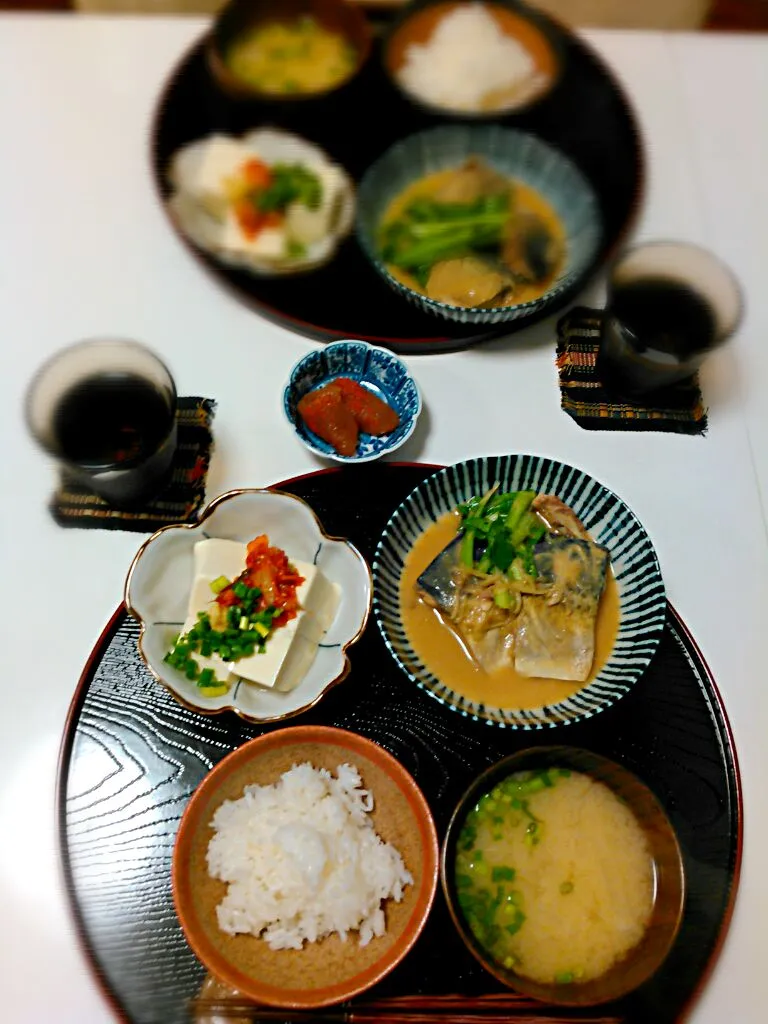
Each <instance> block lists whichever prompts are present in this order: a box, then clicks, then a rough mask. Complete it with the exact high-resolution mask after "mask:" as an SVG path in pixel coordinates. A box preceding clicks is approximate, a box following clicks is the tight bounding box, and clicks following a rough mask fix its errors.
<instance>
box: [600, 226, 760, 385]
mask: <svg viewBox="0 0 768 1024" xmlns="http://www.w3.org/2000/svg"><path fill="white" fill-rule="evenodd" d="M741 309H742V302H741V292H740V289H739V286H738V283H737V281H736V279H735V278H734V276H733V274H732V273H731V271H730V270H729V269H728V268H727V267H726V266H725V265H724V264H723V263H721V262H720V261H719V260H718V259H717V258H716V257H715V256H713V255H712V254H711V253H709V252H707V250H706V249H701V248H699V247H698V246H695V245H688V244H686V243H683V242H650V243H647V244H644V245H640V246H638V247H637V248H635V249H630V250H629V251H628V252H627V253H625V254H624V255H623V256H622V257H621V258H620V259H619V260H618V262H617V263H616V264H615V265H614V267H613V270H612V273H611V276H610V280H609V284H608V302H607V306H606V309H605V315H604V317H603V324H602V329H601V335H600V351H599V354H598V371H599V373H600V376H601V379H602V381H603V383H604V384H605V385H606V387H608V388H609V389H611V390H614V391H616V392H618V393H619V394H625V395H627V396H637V395H642V394H647V393H649V392H654V391H657V390H658V389H659V388H664V387H667V386H669V385H670V384H675V383H677V382H678V381H681V380H685V379H686V378H689V377H691V376H692V375H693V374H694V373H695V372H696V371H697V370H698V368H699V367H700V366H701V364H702V362H703V361H704V359H705V358H706V356H707V355H708V353H709V352H711V351H712V350H713V349H714V348H717V347H718V346H719V345H721V344H722V343H723V342H724V341H725V340H726V339H727V338H728V337H730V335H731V334H733V332H734V330H735V329H736V327H737V325H738V322H739V319H740V316H741Z"/></svg>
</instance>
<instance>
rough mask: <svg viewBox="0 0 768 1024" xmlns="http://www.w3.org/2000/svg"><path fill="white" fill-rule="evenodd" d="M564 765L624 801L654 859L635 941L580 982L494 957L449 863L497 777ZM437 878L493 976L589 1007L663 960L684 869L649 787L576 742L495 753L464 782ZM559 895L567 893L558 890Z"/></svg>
mask: <svg viewBox="0 0 768 1024" xmlns="http://www.w3.org/2000/svg"><path fill="white" fill-rule="evenodd" d="M542 768H565V769H569V770H571V771H573V772H581V773H582V774H584V775H590V776H592V777H593V778H594V779H596V780H597V781H599V782H602V783H603V784H604V785H606V786H607V787H608V788H609V789H610V790H612V791H613V792H614V793H615V794H616V795H617V796H618V797H619V798H620V799H621V800H622V801H624V802H626V804H627V805H628V807H629V809H630V810H631V811H632V813H633V814H634V816H635V818H636V819H637V821H638V823H639V824H640V826H641V828H642V829H643V832H644V833H645V836H646V839H647V841H648V846H649V848H650V852H651V856H652V857H653V862H654V875H655V877H654V888H655V895H654V903H653V910H652V912H651V919H650V922H649V924H648V927H647V928H646V931H645V933H644V935H643V938H642V939H641V940H640V942H639V944H638V945H637V946H635V947H634V949H632V950H630V951H629V953H628V954H627V955H626V956H625V957H624V958H623V959H622V960H620V961H618V962H617V963H616V964H614V966H613V967H611V968H609V970H608V971H606V972H605V973H604V974H602V975H600V976H599V977H598V978H595V979H593V980H592V981H586V982H582V983H578V982H570V983H567V984H565V983H552V984H541V983H539V982H536V981H532V980H531V979H529V978H525V977H523V976H522V975H520V974H517V973H516V972H515V971H514V969H508V968H506V967H504V966H503V965H502V964H501V963H499V962H498V961H497V960H495V959H494V958H493V957H491V956H490V954H489V953H488V952H487V950H485V949H484V947H483V946H481V945H480V943H479V942H478V941H477V939H476V938H475V936H474V934H473V932H472V930H471V928H470V926H469V924H468V922H467V919H466V917H465V916H464V912H463V911H462V909H461V906H460V905H459V900H458V890H457V887H456V881H455V872H454V865H455V861H456V850H457V843H458V839H459V835H460V833H461V830H462V826H463V825H464V822H465V820H466V818H467V815H468V813H469V812H470V811H471V810H472V808H473V807H474V806H475V804H477V802H478V800H480V798H481V797H482V796H483V795H484V794H485V793H488V792H489V791H490V790H492V789H493V788H494V786H495V785H496V784H497V783H499V782H501V781H502V780H503V779H505V778H507V777H508V776H510V775H512V774H514V773H515V772H520V771H533V770H538V769H542ZM440 873H441V882H442V887H443V892H444V894H445V898H446V901H447V903H448V909H449V911H450V914H451V917H452V918H453V922H454V924H455V925H456V928H457V930H458V932H459V935H460V936H461V938H462V940H463V941H464V943H465V945H466V947H467V949H468V950H469V952H470V953H471V954H472V955H473V956H474V957H475V958H476V959H477V960H478V961H479V962H480V963H481V964H482V965H483V967H485V969H486V970H487V971H489V972H490V973H491V974H492V975H493V976H494V977H495V978H497V979H498V980H499V981H501V982H503V983H504V984H505V985H507V986H509V988H512V989H514V990H515V991H517V992H520V993H522V994H524V995H526V996H529V997H531V998H533V999H539V1000H542V1001H543V1002H546V1003H550V1004H557V1005H561V1006H594V1005H596V1004H598V1003H607V1002H610V1001H612V1000H615V999H619V998H621V997H622V996H625V995H627V994H628V993H629V992H632V991H633V990H634V989H636V988H638V987H639V986H640V985H642V984H643V983H644V982H646V981H648V980H649V979H650V978H651V977H652V976H653V975H654V974H655V973H656V971H657V970H658V969H659V968H660V967H661V965H662V964H663V963H664V961H665V959H666V957H667V954H668V953H669V951H670V950H671V949H672V946H673V944H674V942H675V939H676V937H677V933H678V930H679V928H680V923H681V921H682V916H683V907H684V904H685V869H684V864H683V858H682V854H681V852H680V846H679V844H678V841H677V836H676V835H675V831H674V829H673V827H672V825H671V824H670V821H669V819H668V818H667V815H666V813H665V811H664V809H663V807H662V806H661V804H660V803H659V801H658V799H657V798H656V797H655V796H654V794H653V793H652V792H651V790H650V789H649V788H648V786H646V785H645V783H643V782H641V781H640V779H639V778H637V776H636V775H634V774H633V773H632V772H630V771H629V770H628V769H627V768H624V767H623V766H622V765H620V764H617V763H616V762H615V761H610V760H609V759H608V758H606V757H603V756H602V755H600V754H596V753H593V752H592V751H590V750H582V749H579V748H577V747H566V746H551V747H550V746H547V747H535V748H529V749H527V750H521V751H518V752H517V753H515V754H511V755H510V756H509V757H505V758H502V760H501V761H498V762H497V763H496V764H494V765H492V766H491V767H490V768H488V769H487V770H486V771H484V772H483V773H482V774H481V775H480V776H478V778H476V779H475V781H474V782H473V783H472V784H471V785H470V787H469V788H468V789H467V791H466V792H465V793H464V795H463V796H462V798H461V800H460V801H459V803H458V806H457V807H456V810H455V811H454V812H453V815H452V817H451V820H450V823H449V825H448V830H447V832H446V836H445V840H444V843H443V848H442V855H441V864H440ZM563 898H566V897H563Z"/></svg>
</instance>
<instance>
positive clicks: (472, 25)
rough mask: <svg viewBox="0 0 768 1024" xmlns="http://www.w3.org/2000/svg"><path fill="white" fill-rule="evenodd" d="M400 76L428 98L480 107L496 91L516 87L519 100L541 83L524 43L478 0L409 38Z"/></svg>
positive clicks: (463, 107) (457, 106) (457, 105)
mask: <svg viewBox="0 0 768 1024" xmlns="http://www.w3.org/2000/svg"><path fill="white" fill-rule="evenodd" d="M398 77H399V79H400V82H401V84H402V85H403V86H404V88H406V89H407V90H408V91H409V92H411V93H413V94H414V95H416V96H420V97H421V98H422V99H423V100H425V101H426V102H427V103H432V104H434V105H435V106H440V107H448V108H451V109H453V110H467V111H476V110H481V109H483V108H484V106H485V103H486V102H487V98H488V97H490V96H493V95H495V94H499V95H501V96H503V97H510V94H511V93H512V91H513V90H514V91H515V95H516V96H517V98H518V100H521V99H522V98H523V96H524V95H525V94H526V93H529V92H533V91H534V89H536V88H538V86H539V83H540V81H541V78H542V75H541V73H540V72H539V71H538V69H537V67H536V62H535V61H534V59H533V57H532V56H531V54H530V53H529V51H528V50H527V49H526V48H525V46H523V44H522V43H521V42H519V41H518V40H517V39H514V38H513V37H512V36H509V35H507V34H506V33H505V32H503V31H502V30H501V29H500V28H499V25H498V24H497V22H496V19H495V18H494V17H493V15H492V14H490V12H489V11H488V10H487V8H486V7H485V5H484V4H482V3H477V4H466V5H462V6H461V7H457V8H455V9H454V10H452V11H451V12H450V13H449V14H446V15H445V17H444V18H441V19H440V21H439V22H438V23H437V25H436V27H435V29H434V31H433V33H432V35H431V36H430V38H429V39H427V40H426V42H424V43H411V45H410V46H408V47H407V48H406V50H405V54H404V60H403V64H402V67H401V68H400V70H399V72H398ZM493 106H495V104H493V105H492V107H493Z"/></svg>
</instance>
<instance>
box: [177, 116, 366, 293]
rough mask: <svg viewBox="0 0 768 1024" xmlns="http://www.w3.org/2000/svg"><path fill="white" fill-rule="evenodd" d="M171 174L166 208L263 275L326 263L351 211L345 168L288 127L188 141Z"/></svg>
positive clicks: (198, 237) (195, 233)
mask: <svg viewBox="0 0 768 1024" xmlns="http://www.w3.org/2000/svg"><path fill="white" fill-rule="evenodd" d="M169 177H170V180H171V183H172V185H173V187H174V189H175V191H174V194H173V195H172V196H171V198H170V200H169V207H170V211H171V213H172V215H173V216H174V218H175V219H176V221H177V222H178V224H179V226H180V227H181V229H182V231H184V233H185V234H186V235H188V236H189V238H190V239H191V240H192V241H193V242H195V243H196V244H197V245H199V246H201V247H202V248H204V249H206V250H207V251H209V252H212V253H213V254H215V255H217V256H220V257H221V258H222V259H224V260H225V261H226V262H229V263H234V264H236V265H243V266H245V267H247V268H248V269H251V270H258V271H261V272H264V273H287V272H292V271H297V270H301V269H307V268H309V267H312V266H317V265H319V264H321V263H322V262H324V261H325V260H327V259H328V258H329V257H330V256H331V255H332V254H333V251H334V249H335V247H336V245H337V244H338V241H339V240H340V238H342V237H343V236H344V234H346V233H347V232H348V231H349V229H350V227H351V224H352V220H353V216H354V193H353V188H352V183H351V181H350V180H349V178H348V176H347V175H346V173H345V172H344V171H343V170H342V169H341V168H340V167H338V166H337V165H336V164H333V163H331V161H330V160H329V159H328V158H327V156H326V155H325V154H324V153H323V151H322V150H320V149H319V148H318V147H317V146H314V145H312V144H311V143H309V142H306V141H305V140H304V139H302V138H300V137H299V136H296V135H292V134H291V133H289V132H281V131H277V130H273V129H259V130H258V131H255V132H252V133H251V134H250V135H248V136H246V137H245V138H243V139H236V138H231V137H229V136H225V135H212V136H209V137H208V138H206V139H201V140H199V141H197V142H193V143H190V145H188V146H185V147H184V148H183V149H181V150H180V151H179V152H178V153H176V154H175V156H174V157H173V160H172V161H171V166H170V171H169Z"/></svg>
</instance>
